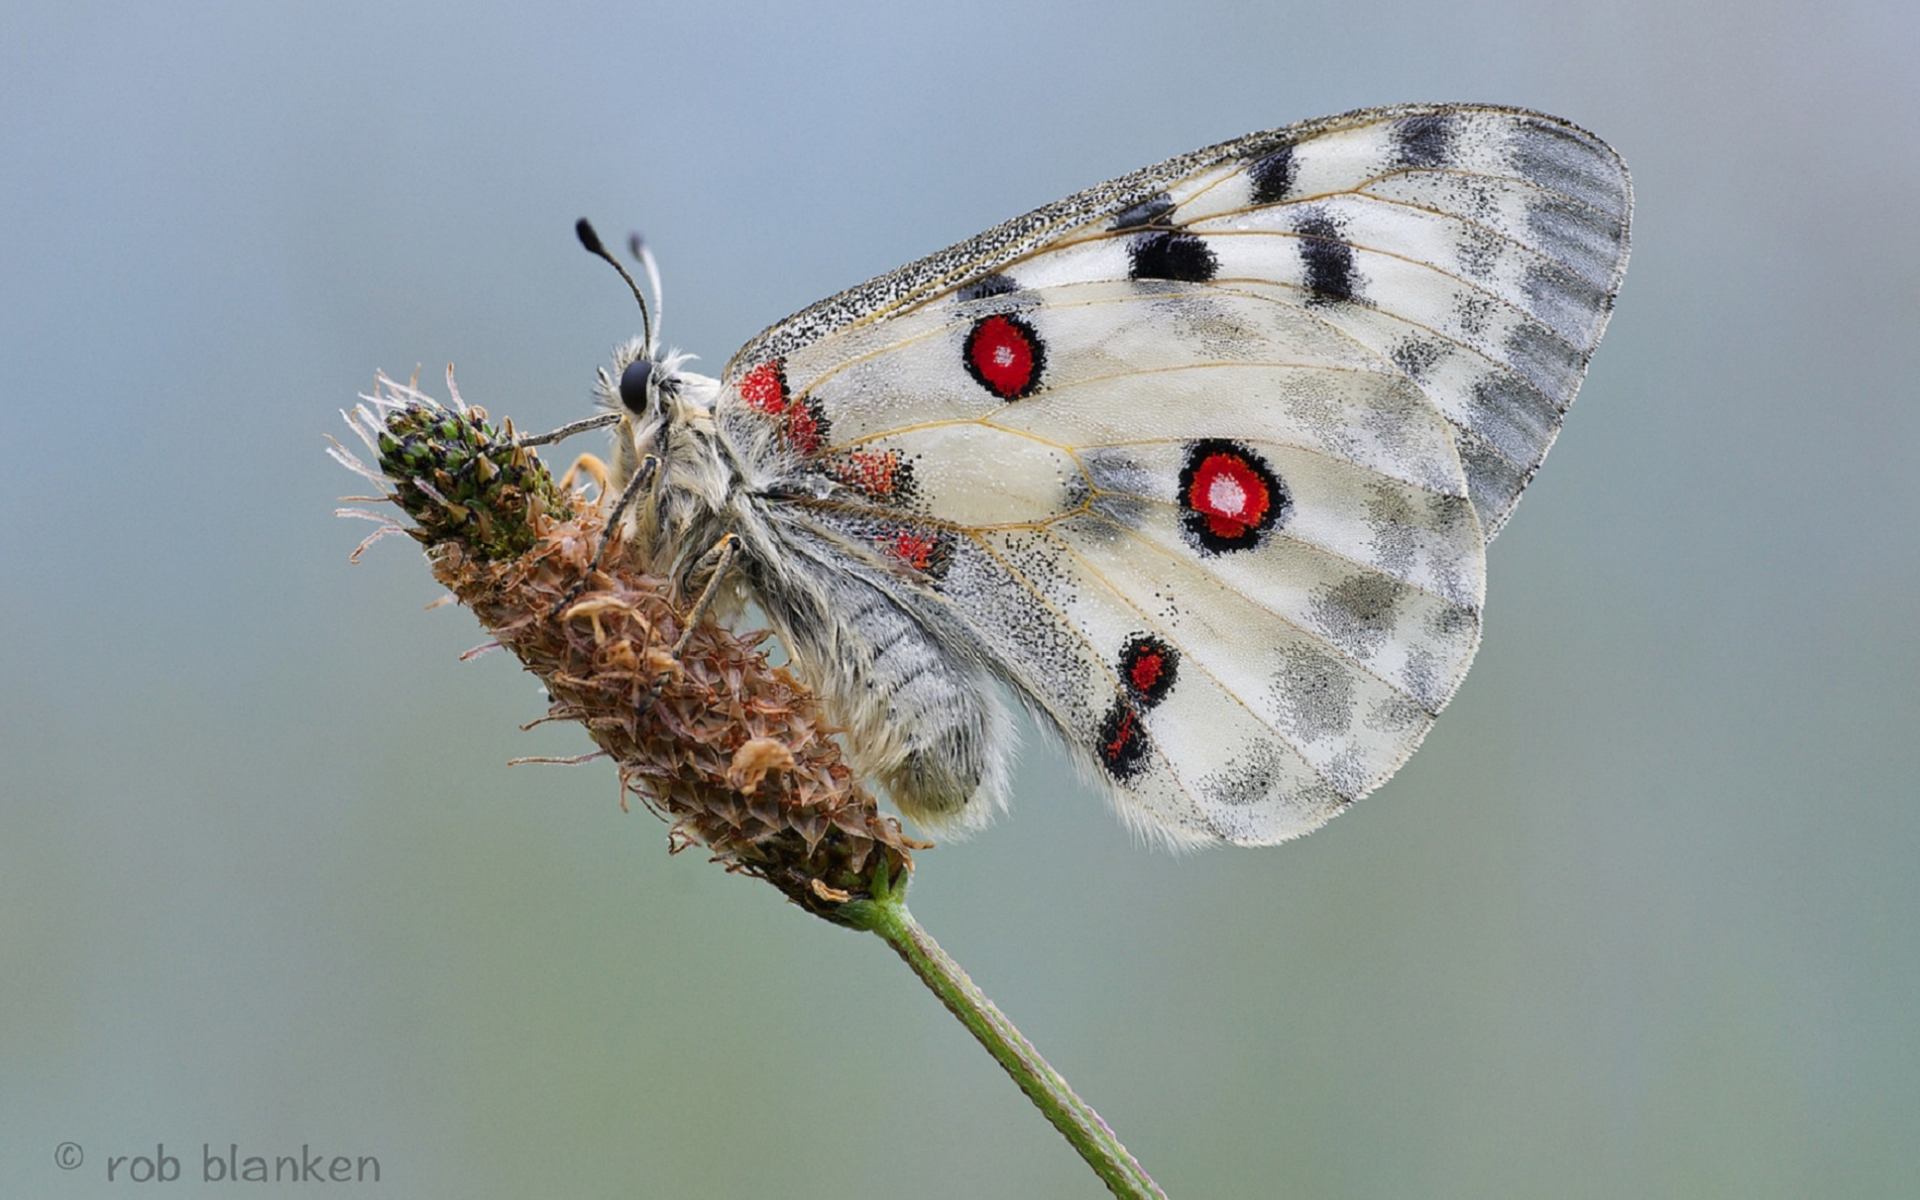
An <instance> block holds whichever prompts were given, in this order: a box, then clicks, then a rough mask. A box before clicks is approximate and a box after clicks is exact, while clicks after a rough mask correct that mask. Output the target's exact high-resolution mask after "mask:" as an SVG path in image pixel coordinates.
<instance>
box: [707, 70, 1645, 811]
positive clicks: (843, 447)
mask: <svg viewBox="0 0 1920 1200" xmlns="http://www.w3.org/2000/svg"><path fill="white" fill-rule="evenodd" d="M1630 205H1631V193H1630V188H1629V184H1628V180H1627V175H1626V172H1625V169H1624V167H1623V166H1622V165H1621V164H1620V162H1619V160H1618V158H1617V157H1615V156H1614V155H1613V153H1612V152H1611V151H1610V150H1609V149H1608V148H1607V147H1606V146H1605V145H1604V144H1602V143H1600V142H1599V141H1598V140H1597V139H1594V138H1593V137H1591V136H1590V135H1588V134H1585V133H1583V132H1581V131H1579V130H1577V129H1575V128H1573V127H1571V126H1568V125H1566V124H1564V123H1562V122H1559V121H1556V120H1554V119H1552V118H1548V117H1543V116H1540V115H1538V114H1533V113H1526V112H1519V111H1515V110H1509V109H1497V108H1478V107H1460V106H1441V107H1409V108H1397V109H1381V110H1371V111H1367V112H1361V113H1355V114H1350V115H1348V116H1345V117H1338V118H1331V119H1328V120H1324V121H1318V122H1313V123H1310V124H1307V125H1302V126H1295V127H1293V128H1290V129H1285V130H1280V131H1276V132H1272V133H1264V134H1255V135H1252V136H1250V137H1247V138H1242V139H1240V140H1238V141H1235V142H1231V143H1227V144H1224V145H1222V146H1217V147H1214V148H1212V149H1209V150H1203V151H1200V152H1197V153H1196V154H1192V155H1187V156H1184V157H1183V158H1180V159H1175V160H1172V161H1171V162H1169V163H1165V164H1162V165H1161V166H1159V167H1153V168H1149V169H1147V170H1145V171H1142V172H1138V173H1136V174H1134V175H1132V176H1128V177H1126V178H1125V179H1122V180H1117V181H1115V182H1113V183H1109V184H1106V185H1103V186H1101V187H1099V188H1095V189H1092V190H1090V191H1088V192H1084V193H1081V194H1080V195H1078V196H1075V197H1071V198H1069V199H1067V200H1064V201H1061V202H1059V203H1057V204H1054V205H1050V206H1048V207H1047V208H1043V209H1040V210H1038V211H1036V212H1034V213H1031V214H1028V215H1027V216H1025V217H1022V218H1019V219H1017V220H1015V221H1012V222H1009V223H1008V224H1006V225H1004V226H1001V227H1000V228H998V229H995V230H993V231H990V232H988V233H986V234H984V235H982V236H981V237H979V238H976V239H974V240H973V241H970V242H967V243H964V244H962V245H960V246H956V247H954V248H952V249H950V250H947V251H944V252H942V253H940V254H937V255H934V256H932V257H930V258H927V259H924V260H922V261H921V262H919V263H915V264H912V265H911V266H908V267H906V268H903V269H902V270H900V271H898V272H895V273H893V274H892V275H888V276H884V277H882V278H880V279H877V280H874V281H873V282H871V283H868V284H866V285H864V286H862V287H860V288H856V289H854V290H852V291H850V292H847V293H844V294H842V295H841V296H837V297H834V298H833V299H830V300H827V301H825V302H823V303H822V304H819V305H816V306H814V307H813V308H811V309H808V310H806V311H805V312H803V313H800V314H798V315H797V316H795V317H793V318H791V319H789V320H788V321H786V322H782V323H781V324H779V325H776V326H774V327H773V328H772V329H770V330H768V331H767V332H766V333H764V334H762V335H761V336H760V337H759V338H757V339H755V340H754V341H753V342H751V343H749V344H748V346H747V347H745V348H744V349H743V350H742V351H741V352H740V354H739V355H737V356H736V358H735V360H734V362H733V363H732V364H731V365H730V366H729V368H728V371H727V373H726V381H725V383H726V390H725V391H724V392H723V398H722V403H723V404H724V405H729V406H739V407H741V408H743V409H746V410H750V411H756V412H758V413H759V414H761V415H762V417H763V419H767V420H772V421H774V422H776V423H777V424H778V425H779V427H780V436H781V438H782V439H784V442H785V444H786V446H787V447H788V449H789V450H790V451H791V453H792V455H793V456H794V458H795V459H796V460H797V461H798V462H799V463H800V464H801V465H802V468H803V469H812V470H815V471H818V472H820V473H822V474H824V475H825V476H826V477H828V478H829V479H831V480H832V481H833V483H834V486H833V487H832V488H831V489H830V491H829V492H828V493H827V494H823V495H817V496H816V497H814V498H812V499H797V500H796V501H795V503H797V504H800V505H802V506H804V507H807V508H808V509H809V516H810V518H811V519H812V520H813V521H814V522H815V523H816V524H817V525H818V527H819V528H820V529H821V531H822V533H823V535H824V536H826V537H829V538H833V537H838V538H840V539H842V541H843V543H844V544H846V545H849V546H859V547H862V548H864V549H866V550H868V551H869V552H870V553H873V554H877V555H878V556H879V557H880V558H882V559H885V560H888V561H889V562H890V563H891V564H892V565H893V566H894V567H896V568H897V569H898V570H899V571H900V572H901V573H903V574H904V575H906V576H908V577H910V578H911V579H913V580H914V581H915V582H916V583H917V584H918V585H920V586H922V587H924V588H926V589H929V590H930V591H931V592H932V593H933V594H934V595H936V596H937V597H938V598H939V600H940V601H941V602H942V603H943V604H945V605H946V606H948V607H949V608H950V610H951V611H952V612H953V613H955V614H957V615H958V617H959V618H960V619H961V620H962V622H963V624H964V625H965V626H966V627H967V628H968V630H969V631H970V632H971V634H972V635H973V636H974V637H975V638H976V639H977V640H978V642H979V643H980V644H981V645H982V646H983V647H984V648H985V650H986V653H987V657H988V661H989V662H990V664H991V666H992V669H993V670H994V672H995V673H997V674H1000V675H1002V676H1004V677H1005V678H1007V679H1008V680H1009V681H1010V682H1012V683H1013V685H1014V686H1015V688H1016V689H1017V690H1018V692H1019V693H1020V694H1021V696H1022V698H1023V699H1024V700H1025V701H1026V702H1027V703H1028V704H1029V705H1030V706H1031V707H1032V708H1034V709H1035V710H1036V711H1037V712H1038V713H1040V714H1042V715H1043V716H1044V717H1045V718H1046V719H1047V721H1048V722H1049V723H1050V724H1051V725H1053V726H1054V727H1055V728H1056V729H1057V730H1058V731H1059V732H1060V734H1061V735H1062V737H1063V739H1064V740H1065V741H1066V743H1067V744H1068V745H1069V746H1071V747H1074V748H1075V749H1076V751H1077V752H1078V754H1079V756H1080V758H1081V760H1082V762H1083V764H1084V765H1086V766H1087V767H1088V769H1089V771H1090V773H1091V774H1093V775H1094V776H1095V777H1096V778H1098V779H1101V780H1102V781H1104V782H1105V783H1106V784H1107V785H1108V787H1109V789H1110V790H1111V793H1112V794H1113V795H1114V796H1115V797H1116V799H1118V800H1119V801H1121V803H1120V805H1119V807H1120V810H1121V812H1122V813H1123V814H1124V815H1127V816H1128V817H1129V818H1132V819H1134V820H1136V821H1137V822H1138V823H1139V824H1140V825H1141V826H1142V827H1143V828H1146V829H1148V830H1150V831H1155V832H1162V833H1166V834H1168V835H1169V836H1171V837H1173V838H1174V839H1176V840H1183V841H1206V840H1219V839H1224V840H1228V841H1232V842H1238V843H1243V844H1257V843H1267V842H1274V841H1279V840H1283V839H1285V838H1288V837H1292V836H1296V835H1298V834H1300V833H1304V832H1306V831H1308V830H1310V829H1312V828H1314V827H1316V826H1318V825H1319V824H1321V823H1322V822H1324V821H1325V820H1326V819H1327V818H1328V817H1329V816H1331V815H1332V814H1333V813H1335V812H1337V811H1338V810H1339V809H1340V808H1341V807H1342V806H1344V805H1345V804H1347V803H1350V802H1351V801H1352V800H1354V799H1356V798H1358V797H1359V796H1361V795H1364V794H1365V793H1366V792H1368V791H1370V790H1371V789H1372V788H1374V787H1376V786H1378V785H1379V784H1380V783H1381V782H1382V781H1384V780H1385V779H1386V777H1387V776H1388V775H1390V774H1391V773H1392V772H1393V771H1394V770H1395V769H1396V768H1397V767H1398V766H1399V765H1400V764H1401V763H1402V762H1403V761H1404V760H1405V759H1406V757H1407V755H1408V754H1410V753H1411V752H1412V750H1413V748H1414V747H1415V746H1416V745H1417V744H1418V742H1419V740H1420V738H1421V737H1422V736H1423V735H1424V733H1425V732H1426V730H1427V728H1428V727H1429V725H1430V724H1431V722H1432V720H1433V717H1434V715H1435V714H1437V713H1438V712H1439V710H1440V708H1441V707H1442V706H1444V705H1445V703H1446V702H1447V700H1448V699H1449V698H1450V697H1451V696H1452V694H1453V692H1454V690H1455V688H1456V687H1457V686H1458V685H1459V682H1460V679H1461V677H1462V676H1463V675H1464V673H1465V671H1466V669H1467V665H1468V663H1469V662H1470V661H1471V659H1472V656H1473V651H1474V648H1475V646H1476V644H1477V640H1478V633H1479V613H1480V606H1481V598H1482V594H1483V589H1484V552H1485V544H1486V541H1487V540H1488V539H1489V538H1490V537H1491V536H1492V534H1493V532H1494V531H1495V530H1497V529H1498V528H1499V526H1500V525H1501V524H1502V523H1503V522H1504V521H1505V520H1506V518H1507V516H1508V514H1509V513H1510V512H1511V509H1512V507H1513V504H1514V502H1515V501H1516V500H1517V499H1518V497H1519V493H1520V491H1521V490H1522V489H1523V488H1524V487H1525V485H1526V483H1527V481H1528V480H1529V479H1530V478H1531V477H1532V475H1533V473H1534V471H1535V470H1537V468H1538V467H1539V464H1540V461H1541V459H1542V458H1543V457H1544V456H1545V454H1546V452H1547V449H1548V447H1549V446H1550V445H1551V443H1552V441H1553V438H1554V436H1555V434H1556V433H1557V432H1558V430H1559V426H1560V421H1561V418H1562V415H1563V414H1564V413H1565V411H1566V408H1567V406H1568V404H1570V403H1571V401H1572V399H1573V396H1574V392H1575V391H1576V390H1577V388H1578V386H1579V382H1580V378H1581V376H1582V374H1583V372H1584V370H1585V366H1586V362H1587V359H1588V356H1589V355H1590V354H1591V353H1592V351H1593V349H1594V346H1595V345H1596V343H1597V341H1598V339H1599V337H1600V333H1601V331H1602V329H1603V328H1604V326H1605V324H1606V319H1607V316H1608V312H1609V310H1610V307H1611V303H1612V296H1613V293H1614V291H1615V289H1616V288H1617V287H1618V284H1619V280H1620V276H1621V272H1622V271H1623V270H1624V266H1625V257H1626V250H1627V223H1628V216H1629V210H1630Z"/></svg>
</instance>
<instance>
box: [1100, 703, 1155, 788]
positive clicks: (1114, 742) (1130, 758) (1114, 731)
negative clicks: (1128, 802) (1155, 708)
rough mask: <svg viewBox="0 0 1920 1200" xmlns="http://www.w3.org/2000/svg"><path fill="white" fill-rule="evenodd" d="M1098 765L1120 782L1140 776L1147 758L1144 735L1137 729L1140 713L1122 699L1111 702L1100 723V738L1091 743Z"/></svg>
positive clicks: (1142, 731)
mask: <svg viewBox="0 0 1920 1200" xmlns="http://www.w3.org/2000/svg"><path fill="white" fill-rule="evenodd" d="M1094 747H1095V751H1096V752H1097V753H1098V754H1099V756H1100V765H1101V766H1103V767H1105V768H1106V769H1107V771H1108V772H1109V773H1111V774H1112V775H1113V777H1114V778H1115V779H1118V780H1120V781H1122V782H1125V781H1126V780H1129V779H1132V778H1133V777H1134V776H1136V775H1138V774H1139V773H1140V770H1141V768H1142V766H1144V765H1145V763H1146V758H1147V738H1146V731H1145V730H1144V729H1143V728H1141V725H1140V713H1139V711H1138V710H1136V709H1135V708H1134V706H1133V704H1132V703H1131V702H1129V701H1127V700H1125V699H1120V700H1116V701H1114V704H1113V707H1112V708H1111V709H1108V710H1107V715H1106V719H1105V720H1103V721H1101V722H1100V736H1099V738H1098V740H1097V741H1096V742H1095V743H1094Z"/></svg>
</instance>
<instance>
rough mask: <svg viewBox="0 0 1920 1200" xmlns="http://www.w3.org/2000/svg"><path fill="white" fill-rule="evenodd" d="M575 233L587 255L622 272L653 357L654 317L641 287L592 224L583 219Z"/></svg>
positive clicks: (574, 227) (575, 226) (641, 334)
mask: <svg viewBox="0 0 1920 1200" xmlns="http://www.w3.org/2000/svg"><path fill="white" fill-rule="evenodd" d="M573 232H574V233H575V234H576V235H577V236H578V237H579V238H580V244H581V245H582V246H585V247H586V248H587V253H589V254H592V255H595V256H597V257H600V258H604V259H606V260H607V261H608V262H609V263H611V264H612V265H613V269H614V270H616V271H618V272H620V278H622V279H624V280H626V281H627V287H628V288H629V289H631V290H632V292H633V298H634V299H635V300H638V301H639V302H640V336H641V337H642V338H644V339H645V340H646V343H647V355H648V357H652V355H653V317H652V316H651V315H650V314H649V313H648V312H647V298H646V297H645V296H643V295H641V294H640V285H639V284H637V283H635V282H634V281H633V276H631V275H629V274H627V269H626V268H625V267H623V266H621V265H620V260H619V259H617V258H615V257H614V256H613V255H611V254H609V253H607V248H606V246H604V245H602V244H601V242H600V235H599V234H597V233H595V232H594V231H593V223H592V222H590V221H588V220H587V219H586V218H585V217H581V218H580V219H579V220H578V221H576V222H575V223H574V226H573Z"/></svg>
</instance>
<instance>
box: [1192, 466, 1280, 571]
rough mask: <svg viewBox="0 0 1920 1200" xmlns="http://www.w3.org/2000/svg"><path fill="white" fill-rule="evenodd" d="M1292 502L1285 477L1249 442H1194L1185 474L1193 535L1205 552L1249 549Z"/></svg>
mask: <svg viewBox="0 0 1920 1200" xmlns="http://www.w3.org/2000/svg"><path fill="white" fill-rule="evenodd" d="M1291 504H1292V500H1291V498H1290V497H1289V496H1288V495H1287V491H1286V488H1285V487H1283V486H1282V485H1281V482H1280V477H1279V476H1278V475H1275V474H1274V472H1273V468H1272V467H1269V466H1268V465H1267V463H1266V460H1265V459H1263V458H1261V457H1260V456H1259V455H1258V454H1255V453H1254V452H1253V451H1252V450H1250V449H1248V448H1247V447H1246V446H1242V445H1240V444H1239V443H1237V442H1229V441H1225V440H1221V439H1217V438H1209V439H1207V440H1205V441H1200V442H1195V443H1193V445H1192V446H1190V447H1189V448H1188V450H1187V462H1186V466H1185V467H1184V468H1183V469H1182V470H1181V472H1180V507H1181V508H1182V509H1184V510H1185V514H1184V516H1185V520H1184V522H1183V524H1184V525H1185V527H1186V531H1187V535H1188V537H1189V538H1190V539H1191V540H1193V541H1194V542H1195V543H1196V544H1197V545H1198V546H1199V548H1200V549H1201V550H1202V551H1206V552H1214V553H1217V552H1220V551H1224V550H1246V549H1250V548H1252V547H1254V546H1256V545H1258V544H1259V543H1260V537H1261V535H1262V534H1263V533H1265V532H1266V531H1267V530H1268V529H1269V528H1271V527H1272V526H1273V525H1274V524H1275V523H1277V522H1278V521H1279V520H1281V519H1283V518H1284V517H1285V515H1286V513H1287V512H1288V510H1289V509H1290V507H1291Z"/></svg>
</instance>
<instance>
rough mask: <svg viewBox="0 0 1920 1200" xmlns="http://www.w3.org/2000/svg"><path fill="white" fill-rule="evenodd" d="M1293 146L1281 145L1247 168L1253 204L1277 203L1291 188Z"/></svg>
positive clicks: (1283, 198) (1285, 196) (1284, 197)
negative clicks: (1251, 185) (1251, 186)
mask: <svg viewBox="0 0 1920 1200" xmlns="http://www.w3.org/2000/svg"><path fill="white" fill-rule="evenodd" d="M1293 175H1294V170H1293V147H1292V146H1282V147H1280V148H1279V149H1278V150H1275V151H1274V152H1273V153H1272V154H1269V155H1267V156H1266V157H1265V158H1262V159H1259V160H1257V161H1256V162H1255V163H1254V164H1253V165H1252V166H1250V167H1248V168H1247V178H1248V179H1250V180H1252V181H1253V202H1254V203H1255V204H1278V203H1279V202H1280V201H1282V200H1285V199H1286V198H1287V193H1288V192H1290V191H1292V190H1293Z"/></svg>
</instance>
